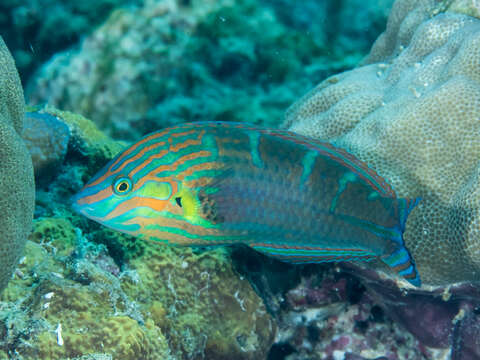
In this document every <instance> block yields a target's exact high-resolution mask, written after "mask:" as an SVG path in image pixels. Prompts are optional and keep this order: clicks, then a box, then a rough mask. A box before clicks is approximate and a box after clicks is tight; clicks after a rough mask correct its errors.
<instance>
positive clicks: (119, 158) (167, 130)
mask: <svg viewBox="0 0 480 360" xmlns="http://www.w3.org/2000/svg"><path fill="white" fill-rule="evenodd" d="M181 127H182V125H180V126H178V127H173V128H168V129H165V130H164V131H161V132H159V133H156V134H152V135H150V136H147V137H146V138H144V139H142V140H140V141H139V142H137V143H135V144H133V145H132V146H131V147H129V148H128V149H126V150H125V151H124V152H123V153H122V154H121V155H120V156H119V157H118V158H117V159H116V160H115V161H114V162H113V164H112V165H110V167H109V168H108V170H107V171H106V172H105V174H104V175H102V176H101V177H99V178H98V179H97V180H95V181H94V182H92V183H91V184H88V185H86V186H85V188H89V187H92V186H95V185H97V184H100V183H101V182H102V181H104V180H105V179H106V178H108V177H109V176H111V175H114V174H117V173H118V172H119V171H121V169H123V167H124V166H122V167H121V168H118V169H116V170H114V171H112V169H113V168H114V167H115V166H117V164H118V163H120V161H122V160H123V159H124V158H125V157H126V156H128V155H130V154H131V153H132V152H134V151H135V150H136V149H137V148H138V147H139V146H141V145H143V144H145V143H146V142H148V141H150V140H155V139H158V138H161V137H163V136H165V135H167V134H168V133H169V132H171V131H172V130H174V129H176V128H181ZM194 132H195V130H187V131H184V132H181V133H174V134H171V135H170V138H169V139H171V137H179V136H184V135H189V134H192V133H194Z"/></svg>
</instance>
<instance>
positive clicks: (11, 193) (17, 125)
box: [0, 37, 35, 291]
mask: <svg viewBox="0 0 480 360" xmlns="http://www.w3.org/2000/svg"><path fill="white" fill-rule="evenodd" d="M24 106H25V105H24V101H23V91H22V87H21V84H20V80H19V78H18V73H17V70H16V69H15V65H14V63H13V59H12V58H11V56H10V53H9V52H8V49H7V47H6V45H5V43H4V42H3V39H2V38H1V37H0V159H1V161H0V211H1V214H2V215H1V216H0V230H1V236H2V238H1V241H0V258H1V259H2V260H1V266H0V291H1V290H3V288H4V287H5V286H6V285H7V282H8V280H9V279H10V276H11V275H12V272H13V270H14V269H15V266H16V265H17V261H18V259H19V258H20V256H21V253H22V251H23V248H24V245H25V240H26V237H27V234H28V233H29V232H30V230H31V227H32V218H33V206H34V196H35V186H34V181H33V168H32V160H31V159H30V155H29V153H28V151H27V148H26V147H25V144H24V143H23V141H22V139H21V138H20V136H19V133H20V132H21V131H22V126H23V117H24Z"/></svg>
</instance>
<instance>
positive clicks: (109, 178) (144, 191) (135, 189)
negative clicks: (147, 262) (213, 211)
mask: <svg viewBox="0 0 480 360" xmlns="http://www.w3.org/2000/svg"><path fill="white" fill-rule="evenodd" d="M109 167H110V165H107V166H106V167H105V168H104V169H102V170H101V171H100V172H99V173H98V174H97V175H95V176H94V177H93V178H92V179H91V180H90V181H89V182H88V183H87V184H86V185H85V186H84V187H83V188H82V189H81V190H80V191H79V192H78V193H77V194H75V195H74V196H73V197H72V207H73V209H74V210H75V211H77V212H78V213H80V214H82V215H84V216H86V217H87V218H89V219H92V220H94V221H96V222H99V223H100V224H102V225H105V226H107V227H109V228H112V229H114V230H117V231H120V232H124V233H128V234H131V235H134V236H138V237H143V235H144V233H145V231H144V230H145V228H146V227H147V226H148V225H149V223H153V222H155V223H156V224H165V223H168V218H169V216H171V215H172V214H174V215H176V216H177V217H179V218H182V217H183V216H182V215H183V211H182V209H181V207H179V206H178V204H177V200H175V198H174V197H173V195H174V194H176V193H178V187H179V186H178V185H179V183H178V181H176V179H174V178H172V177H168V178H164V179H161V180H160V179H156V178H155V177H154V176H144V177H142V178H141V179H138V178H137V177H135V176H131V174H128V173H125V172H119V173H112V174H109Z"/></svg>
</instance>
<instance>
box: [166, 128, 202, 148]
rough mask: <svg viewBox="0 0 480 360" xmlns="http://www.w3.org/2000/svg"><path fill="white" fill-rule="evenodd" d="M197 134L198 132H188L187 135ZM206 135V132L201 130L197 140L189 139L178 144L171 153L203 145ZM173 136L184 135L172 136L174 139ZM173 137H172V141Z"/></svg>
mask: <svg viewBox="0 0 480 360" xmlns="http://www.w3.org/2000/svg"><path fill="white" fill-rule="evenodd" d="M196 132H197V130H191V131H186V132H185V135H189V134H193V133H196ZM204 134H205V130H201V131H200V132H198V136H197V138H196V139H187V140H185V141H184V142H181V143H178V144H177V145H175V146H171V147H170V151H171V152H177V151H179V150H181V149H184V148H186V147H189V146H191V145H200V144H201V143H202V137H203V135H204ZM173 135H179V136H180V135H182V133H179V134H172V137H173ZM172 137H170V139H171V138H172Z"/></svg>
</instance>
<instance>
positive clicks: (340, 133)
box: [284, 0, 480, 285]
mask: <svg viewBox="0 0 480 360" xmlns="http://www.w3.org/2000/svg"><path fill="white" fill-rule="evenodd" d="M457 3H458V2H457ZM453 5H455V4H452V2H451V1H450V2H436V1H430V0H424V1H412V0H399V1H397V2H396V3H395V5H394V7H393V9H392V12H391V14H390V17H389V21H388V25H387V29H386V31H385V33H384V34H383V35H381V36H380V38H379V39H378V40H377V42H376V43H375V45H374V46H373V48H372V51H371V53H370V55H369V56H368V57H367V58H366V60H365V64H364V65H363V66H361V67H358V68H356V69H354V70H352V71H348V72H345V73H342V74H339V75H335V76H332V77H330V78H328V79H326V80H325V81H323V82H322V83H320V84H319V85H318V86H317V87H316V88H315V89H313V90H312V91H311V92H310V93H308V94H307V95H305V96H304V97H303V98H301V99H300V100H299V101H298V102H296V103H295V104H294V105H292V107H291V108H290V109H289V110H288V111H287V114H286V120H285V123H284V126H285V127H287V128H289V129H290V130H293V131H295V132H298V133H301V134H305V135H310V136H314V137H316V138H319V139H322V140H327V141H331V142H334V143H336V144H337V145H339V146H341V147H344V148H346V149H348V150H350V151H351V152H353V153H354V154H356V155H357V156H358V157H359V158H360V159H362V160H364V161H366V162H367V163H368V164H369V165H370V166H371V167H372V168H374V169H376V170H377V171H378V172H379V173H380V175H382V176H383V177H385V178H386V179H387V180H388V181H389V182H390V184H391V185H392V186H393V188H394V189H395V190H396V191H397V193H398V195H399V196H401V197H410V198H421V199H422V200H421V202H420V204H419V205H418V206H417V207H416V208H415V209H414V210H413V211H412V213H411V214H410V216H409V218H408V221H407V227H406V232H405V234H404V238H405V242H406V245H407V247H408V248H409V249H410V251H411V253H412V255H413V257H414V259H415V261H416V263H417V266H418V270H419V272H420V276H421V278H422V282H423V283H424V284H430V285H447V284H451V283H456V282H470V281H479V280H480V256H479V255H480V166H479V160H478V159H479V158H480V119H479V116H478V114H479V111H480V60H479V59H480V20H478V19H476V18H474V17H470V16H467V15H464V14H458V13H452V12H448V11H447V12H443V11H445V10H448V6H450V7H451V8H452V7H453ZM454 8H455V9H456V10H457V11H458V10H459V9H460V8H461V7H460V5H459V4H456V6H455V7H454ZM466 12H468V9H467V10H466Z"/></svg>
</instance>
